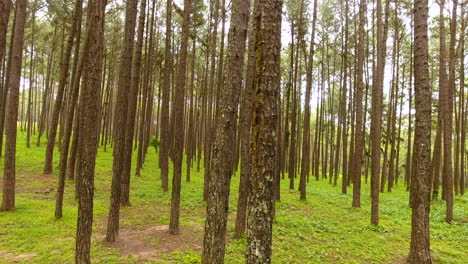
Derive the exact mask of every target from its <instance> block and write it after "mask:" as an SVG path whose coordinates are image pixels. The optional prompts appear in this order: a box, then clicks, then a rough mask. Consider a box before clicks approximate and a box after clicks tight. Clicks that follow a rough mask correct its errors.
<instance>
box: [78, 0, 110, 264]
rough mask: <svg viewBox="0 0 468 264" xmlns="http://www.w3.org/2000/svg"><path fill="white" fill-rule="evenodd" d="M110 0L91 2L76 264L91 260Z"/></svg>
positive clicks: (82, 104) (82, 107) (82, 100)
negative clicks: (107, 13)
mask: <svg viewBox="0 0 468 264" xmlns="http://www.w3.org/2000/svg"><path fill="white" fill-rule="evenodd" d="M106 2H107V0H91V1H89V2H88V15H87V17H88V26H87V32H88V33H87V39H86V43H85V47H84V51H85V52H84V53H83V56H86V59H85V62H84V63H85V65H86V66H87V67H86V69H85V71H84V72H83V82H82V87H81V97H80V113H81V115H80V137H81V145H80V150H79V152H80V153H81V154H80V159H79V162H78V164H79V165H78V167H79V170H78V179H79V181H78V183H77V184H78V186H79V187H78V190H79V197H80V198H79V201H78V224H77V230H76V254H75V263H76V264H86V263H91V260H90V248H91V232H92V227H93V196H94V169H95V163H96V154H97V147H98V143H99V121H100V109H101V96H100V90H101V78H102V74H101V72H102V57H103V44H104V33H103V32H104V10H105V8H106Z"/></svg>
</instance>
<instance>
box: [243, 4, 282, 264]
mask: <svg viewBox="0 0 468 264" xmlns="http://www.w3.org/2000/svg"><path fill="white" fill-rule="evenodd" d="M259 1H260V2H259V12H258V14H257V15H255V16H254V19H255V20H256V25H257V35H256V41H255V53H256V67H255V68H256V75H255V81H254V93H253V94H254V97H253V117H252V120H253V122H252V149H251V150H252V169H251V172H252V175H251V178H250V185H251V187H252V192H251V194H250V195H249V198H248V207H247V208H248V209H247V211H248V216H247V219H248V220H247V226H248V229H247V230H248V231H247V254H246V263H248V264H254V263H258V264H260V263H262V264H268V263H271V242H272V224H273V199H274V197H273V193H274V192H273V178H274V175H275V166H276V163H277V159H276V147H277V142H278V138H277V133H276V132H275V131H276V126H277V122H278V116H277V107H279V105H277V94H278V93H279V92H280V91H279V90H280V89H279V88H280V87H279V81H278V78H280V72H279V69H280V67H279V66H278V65H279V64H280V48H281V9H282V1H281V0H268V1H267V0H259Z"/></svg>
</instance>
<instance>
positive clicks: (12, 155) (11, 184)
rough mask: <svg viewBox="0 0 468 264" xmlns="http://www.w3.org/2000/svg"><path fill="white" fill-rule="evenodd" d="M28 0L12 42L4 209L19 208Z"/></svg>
mask: <svg viewBox="0 0 468 264" xmlns="http://www.w3.org/2000/svg"><path fill="white" fill-rule="evenodd" d="M26 6H27V1H26V0H17V1H16V8H15V10H16V11H15V20H14V26H13V33H12V42H11V43H10V45H11V48H10V51H11V52H10V57H11V60H10V61H9V67H8V70H7V71H8V73H7V74H8V78H7V79H8V82H7V85H8V87H7V88H6V89H8V99H7V104H8V105H7V106H6V108H5V109H6V113H5V114H6V117H5V134H6V145H5V158H4V168H3V197H2V211H14V210H15V183H16V132H17V120H18V104H19V86H20V79H21V65H22V59H23V44H24V26H25V23H26Z"/></svg>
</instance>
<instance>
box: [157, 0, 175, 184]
mask: <svg viewBox="0 0 468 264" xmlns="http://www.w3.org/2000/svg"><path fill="white" fill-rule="evenodd" d="M171 38H172V0H167V4H166V40H165V43H166V46H165V55H164V73H163V84H162V106H161V152H160V153H159V166H160V167H161V179H162V188H163V191H164V192H167V191H168V189H169V164H168V163H169V148H170V143H169V142H170V141H169V94H170V90H171V72H172V70H173V69H172V47H171Z"/></svg>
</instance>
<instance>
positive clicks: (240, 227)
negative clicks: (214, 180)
mask: <svg viewBox="0 0 468 264" xmlns="http://www.w3.org/2000/svg"><path fill="white" fill-rule="evenodd" d="M257 12H258V1H256V2H255V5H254V8H253V12H252V16H255V15H256V14H257ZM256 29H257V28H256V24H255V20H254V19H250V29H249V50H248V61H247V72H246V77H245V87H244V94H243V99H242V106H241V113H240V138H241V155H240V156H241V157H240V158H241V172H240V182H239V199H238V202H237V215H236V225H235V231H234V237H235V238H241V236H242V234H243V233H244V232H245V224H246V212H247V197H248V195H249V192H250V187H249V181H250V180H249V179H250V168H251V162H252V160H251V158H250V128H251V123H252V96H253V81H254V79H253V78H254V73H255V35H256Z"/></svg>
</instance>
